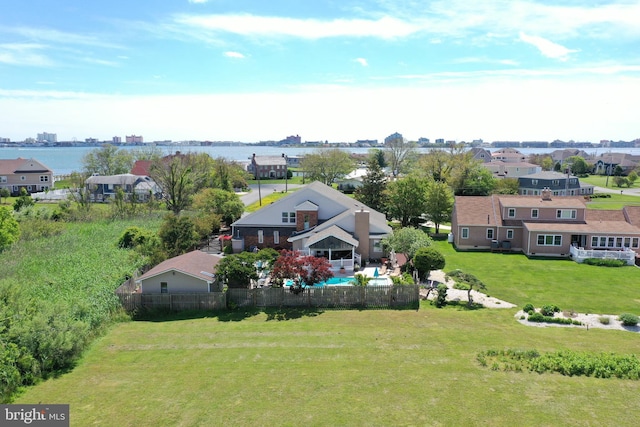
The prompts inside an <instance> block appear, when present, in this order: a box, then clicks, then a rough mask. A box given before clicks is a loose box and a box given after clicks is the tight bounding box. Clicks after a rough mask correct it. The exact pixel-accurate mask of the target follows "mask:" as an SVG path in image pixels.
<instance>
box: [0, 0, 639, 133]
mask: <svg viewBox="0 0 640 427" xmlns="http://www.w3.org/2000/svg"><path fill="white" fill-rule="evenodd" d="M584 3H586V2H577V1H572V0H561V1H543V0H530V1H518V0H516V1H511V2H504V1H501V0H485V1H482V2H475V3H474V2H471V3H470V2H468V1H463V0H450V1H447V2H442V1H423V2H395V1H390V0H344V1H341V2H335V1H329V0H317V1H313V2H291V1H288V0H271V1H269V2H264V1H258V0H153V1H152V0H138V1H135V2H129V1H124V0H110V1H106V0H95V1H91V2H87V1H81V0H65V1H64V2H53V1H39V0H25V1H21V2H14V3H13V4H12V5H11V7H7V6H5V7H4V8H3V10H2V13H0V117H2V118H3V119H2V120H1V121H0V138H10V139H11V141H23V140H25V139H26V138H36V135H37V134H38V133H42V132H50V133H55V134H57V139H58V141H71V140H73V139H74V138H75V139H77V140H80V141H83V140H84V139H86V138H96V139H98V140H111V139H112V138H113V137H114V136H122V137H124V136H126V135H143V136H144V140H145V141H154V140H167V139H169V140H174V141H182V140H198V141H206V140H209V141H242V142H258V141H263V140H276V141H277V140H281V139H284V138H286V137H287V136H288V135H296V134H297V135H300V136H301V137H302V140H303V141H325V140H327V141H332V142H354V141H356V140H366V139H370V140H374V139H375V140H378V141H383V140H384V138H385V137H387V136H388V135H390V134H392V133H394V132H399V133H401V134H403V135H404V136H405V137H406V138H407V139H409V140H418V139H419V138H421V137H426V138H429V139H431V140H432V141H433V140H435V139H438V138H443V139H445V140H456V141H467V142H469V141H473V140H476V139H483V140H484V141H488V142H491V141H536V140H540V141H553V140H556V139H558V140H564V141H568V140H574V141H589V142H599V141H600V140H614V141H618V140H622V141H631V140H634V139H636V138H639V137H640V126H639V124H638V120H637V117H638V116H639V113H640V107H638V101H637V100H638V99H640V51H638V48H637V47H638V46H639V45H640V26H638V25H637V17H638V16H640V2H638V1H628V0H609V1H607V0H602V1H597V2H589V4H584ZM35 11H37V13H35Z"/></svg>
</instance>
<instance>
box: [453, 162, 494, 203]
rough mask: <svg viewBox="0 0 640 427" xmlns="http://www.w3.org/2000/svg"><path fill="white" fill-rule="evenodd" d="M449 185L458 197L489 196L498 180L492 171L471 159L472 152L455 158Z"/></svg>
mask: <svg viewBox="0 0 640 427" xmlns="http://www.w3.org/2000/svg"><path fill="white" fill-rule="evenodd" d="M454 160H455V164H454V166H453V168H452V171H451V179H450V181H449V185H450V186H451V188H452V189H453V192H454V194H455V195H456V196H487V195H489V194H491V192H492V191H493V189H494V187H495V185H496V178H494V177H493V175H492V174H491V171H490V170H489V169H487V168H485V167H484V166H482V163H481V162H480V161H478V160H475V159H473V157H471V153H470V152H466V153H460V154H458V155H456V157H455V159H454Z"/></svg>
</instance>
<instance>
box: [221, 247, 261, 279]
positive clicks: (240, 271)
mask: <svg viewBox="0 0 640 427" xmlns="http://www.w3.org/2000/svg"><path fill="white" fill-rule="evenodd" d="M257 261H258V255H257V254H255V253H253V252H241V253H239V254H232V255H226V256H225V257H224V258H222V259H221V260H220V262H218V264H217V265H216V275H217V276H218V277H219V278H220V280H221V281H222V283H223V284H224V285H226V286H228V287H229V288H249V287H250V286H251V281H255V280H258V277H259V276H258V270H257V268H256V262H257Z"/></svg>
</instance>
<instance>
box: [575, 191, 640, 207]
mask: <svg viewBox="0 0 640 427" xmlns="http://www.w3.org/2000/svg"><path fill="white" fill-rule="evenodd" d="M610 196H611V197H598V198H592V199H591V201H590V202H587V208H588V209H614V210H619V209H622V208H623V207H625V206H640V197H639V196H638V195H631V194H624V193H623V194H611V195H610Z"/></svg>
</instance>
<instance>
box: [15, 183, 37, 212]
mask: <svg viewBox="0 0 640 427" xmlns="http://www.w3.org/2000/svg"><path fill="white" fill-rule="evenodd" d="M35 203H36V202H35V201H34V200H33V198H32V197H31V195H30V194H29V193H27V190H25V189H24V187H23V188H21V189H20V196H19V197H18V198H17V199H16V200H15V201H14V202H13V210H14V211H16V212H18V211H20V210H21V209H22V208H28V207H29V206H33V205H34V204H35Z"/></svg>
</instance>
